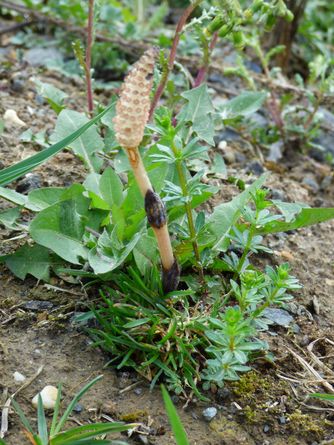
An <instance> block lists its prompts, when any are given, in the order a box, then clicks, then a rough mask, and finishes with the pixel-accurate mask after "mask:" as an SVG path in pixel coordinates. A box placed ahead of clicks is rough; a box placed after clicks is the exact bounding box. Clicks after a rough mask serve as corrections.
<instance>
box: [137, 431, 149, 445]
mask: <svg viewBox="0 0 334 445" xmlns="http://www.w3.org/2000/svg"><path fill="white" fill-rule="evenodd" d="M138 439H139V442H140V443H143V444H144V445H149V444H150V441H149V440H148V437H147V436H144V434H139V436H138Z"/></svg>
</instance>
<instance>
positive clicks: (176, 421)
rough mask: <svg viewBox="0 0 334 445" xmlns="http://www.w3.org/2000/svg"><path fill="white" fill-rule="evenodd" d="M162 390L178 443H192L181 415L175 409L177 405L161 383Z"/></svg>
mask: <svg viewBox="0 0 334 445" xmlns="http://www.w3.org/2000/svg"><path fill="white" fill-rule="evenodd" d="M161 391H162V397H163V399H164V403H165V408H166V411H167V415H168V418H169V422H170V424H171V427H172V430H173V433H174V439H175V441H176V443H177V445H190V444H189V441H188V437H187V434H186V432H185V430H184V428H183V425H182V422H181V420H180V417H179V415H178V413H177V411H176V409H175V406H174V405H173V402H172V400H171V398H170V397H169V394H168V392H167V390H166V388H165V387H164V386H163V385H161Z"/></svg>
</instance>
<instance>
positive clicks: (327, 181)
mask: <svg viewBox="0 0 334 445" xmlns="http://www.w3.org/2000/svg"><path fill="white" fill-rule="evenodd" d="M332 184H333V176H331V175H329V176H325V177H324V179H323V180H322V181H321V184H320V188H321V190H329V189H330V188H331V186H332Z"/></svg>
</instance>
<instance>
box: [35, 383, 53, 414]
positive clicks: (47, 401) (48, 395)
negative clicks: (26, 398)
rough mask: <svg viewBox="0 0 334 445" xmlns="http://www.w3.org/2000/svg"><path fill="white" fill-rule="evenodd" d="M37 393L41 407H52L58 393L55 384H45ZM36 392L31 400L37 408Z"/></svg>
mask: <svg viewBox="0 0 334 445" xmlns="http://www.w3.org/2000/svg"><path fill="white" fill-rule="evenodd" d="M38 394H40V395H41V398H42V402H43V407H44V408H45V409H54V407H55V405H56V400H57V395H58V389H57V388H56V387H55V386H52V385H47V386H45V387H44V388H43V389H42V391H41V392H40V393H38ZM38 394H36V395H35V397H34V398H33V399H32V401H31V403H32V404H33V406H34V407H35V408H37V405H38Z"/></svg>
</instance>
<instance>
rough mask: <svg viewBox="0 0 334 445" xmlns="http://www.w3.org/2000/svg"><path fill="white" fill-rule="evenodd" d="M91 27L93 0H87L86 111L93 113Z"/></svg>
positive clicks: (92, 22) (92, 24)
mask: <svg viewBox="0 0 334 445" xmlns="http://www.w3.org/2000/svg"><path fill="white" fill-rule="evenodd" d="M93 27H94V0H89V5H88V24H87V47H86V69H85V74H86V88H87V107H88V113H89V114H90V115H92V114H93V110H94V103H93V91H92V77H91V64H92V46H93Z"/></svg>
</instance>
